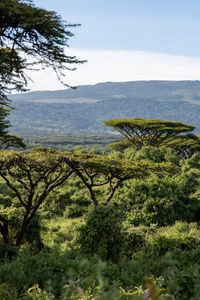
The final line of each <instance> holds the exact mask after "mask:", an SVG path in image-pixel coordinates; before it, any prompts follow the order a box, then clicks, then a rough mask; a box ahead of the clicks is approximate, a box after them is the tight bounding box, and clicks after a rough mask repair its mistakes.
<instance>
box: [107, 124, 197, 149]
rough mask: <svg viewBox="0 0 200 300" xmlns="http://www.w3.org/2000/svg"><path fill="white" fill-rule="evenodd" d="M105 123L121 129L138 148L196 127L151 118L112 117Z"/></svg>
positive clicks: (155, 143) (158, 143) (154, 143)
mask: <svg viewBox="0 0 200 300" xmlns="http://www.w3.org/2000/svg"><path fill="white" fill-rule="evenodd" d="M105 124H106V125H108V126H111V127H113V128H114V129H116V130H117V131H119V132H120V133H121V134H122V135H123V136H124V137H126V138H127V139H128V141H129V142H131V143H132V144H133V145H134V146H135V147H136V148H137V149H140V148H141V147H142V146H143V145H144V144H148V145H152V146H159V145H161V144H163V143H165V142H166V141H168V139H169V138H171V137H174V136H179V135H181V134H185V133H187V132H191V131H192V130H194V129H195V127H194V126H191V125H187V124H184V123H180V122H172V121H164V120H151V119H112V120H107V121H105Z"/></svg>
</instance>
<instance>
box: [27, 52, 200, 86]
mask: <svg viewBox="0 0 200 300" xmlns="http://www.w3.org/2000/svg"><path fill="white" fill-rule="evenodd" d="M67 51H68V52H67V53H68V54H69V55H76V56H77V57H78V58H79V59H87V60H88V62H87V63H86V64H84V65H79V66H78V68H77V70H76V71H73V72H67V73H66V83H68V84H69V85H80V84H95V83H98V82H104V81H133V80H200V58H191V57H185V56H175V55H168V54H160V53H149V52H143V51H119V50H113V51H111V50H86V49H68V50H67ZM29 75H30V76H31V77H32V79H33V81H34V82H33V83H30V84H29V88H30V89H31V90H55V89H62V88H63V86H62V85H61V84H60V83H59V82H58V80H57V78H56V76H55V74H54V73H53V72H52V71H50V70H48V71H38V72H36V73H29Z"/></svg>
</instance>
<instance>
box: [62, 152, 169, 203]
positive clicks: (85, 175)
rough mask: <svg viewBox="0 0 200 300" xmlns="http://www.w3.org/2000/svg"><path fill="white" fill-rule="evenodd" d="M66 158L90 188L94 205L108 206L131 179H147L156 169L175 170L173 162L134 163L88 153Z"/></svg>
mask: <svg viewBox="0 0 200 300" xmlns="http://www.w3.org/2000/svg"><path fill="white" fill-rule="evenodd" d="M65 161H66V163H67V164H68V165H69V166H70V167H71V169H73V171H74V173H75V174H76V175H77V176H78V177H79V178H80V179H81V181H82V182H83V184H84V186H85V187H86V188H87V189H88V192H89V194H90V198H91V201H92V203H93V204H94V206H98V205H99V204H103V205H108V204H109V203H110V201H111V200H112V198H113V197H114V194H115V192H116V190H117V189H118V188H119V187H120V186H121V185H122V183H123V182H124V181H126V180H128V179H131V178H138V179H139V178H145V177H147V176H148V175H149V174H150V173H151V172H152V171H154V172H157V174H159V173H160V174H162V173H163V172H165V171H169V170H171V166H170V165H169V164H163V163H161V164H155V163H150V162H146V161H143V162H142V161H140V162H139V163H138V162H135V163H133V162H130V161H126V160H117V159H111V158H108V157H105V156H100V155H90V154H84V153H82V154H80V153H79V154H76V153H74V154H73V155H69V156H67V157H65ZM100 189H101V191H100ZM102 191H104V193H103V195H102V193H101V192H102Z"/></svg>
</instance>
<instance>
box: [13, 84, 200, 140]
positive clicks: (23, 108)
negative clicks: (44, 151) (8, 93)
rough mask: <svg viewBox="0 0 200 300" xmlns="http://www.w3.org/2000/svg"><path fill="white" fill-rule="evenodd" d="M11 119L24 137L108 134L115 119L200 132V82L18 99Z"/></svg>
mask: <svg viewBox="0 0 200 300" xmlns="http://www.w3.org/2000/svg"><path fill="white" fill-rule="evenodd" d="M11 99H12V101H13V102H12V104H13V106H14V107H15V108H16V109H15V110H14V111H13V112H12V113H11V116H10V121H11V124H12V126H13V131H14V132H17V133H20V134H21V135H23V136H24V135H25V136H31V135H37V136H38V135H47V134H52V133H53V134H55V135H59V134H69V133H71V134H77V133H83V134H84V133H100V132H101V133H103V132H108V131H109V129H108V128H105V126H103V123H102V122H103V121H104V120H105V119H110V118H123V117H144V118H156V119H168V120H179V121H183V122H185V123H188V124H193V125H195V126H196V127H197V129H198V128H200V119H199V115H200V82H199V81H178V82H177V81H135V82H121V83H111V82H107V83H99V84H96V85H86V86H79V87H78V88H77V89H76V90H72V89H67V90H60V91H41V92H39V91H37V92H30V93H25V94H22V95H12V97H11Z"/></svg>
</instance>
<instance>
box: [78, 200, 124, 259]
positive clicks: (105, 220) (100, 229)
mask: <svg viewBox="0 0 200 300" xmlns="http://www.w3.org/2000/svg"><path fill="white" fill-rule="evenodd" d="M122 221H123V217H122V213H121V212H119V210H118V209H116V208H114V207H111V206H108V207H104V206H99V207H96V208H94V210H93V211H91V212H90V214H89V216H88V219H87V221H86V224H85V225H83V226H82V227H81V229H80V235H79V238H78V243H79V244H80V246H81V251H82V252H83V253H84V254H88V255H93V254H97V255H98V256H99V257H100V258H101V259H103V260H113V261H117V260H118V259H119V255H120V253H121V251H122V247H123V242H124V237H123V232H122Z"/></svg>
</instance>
